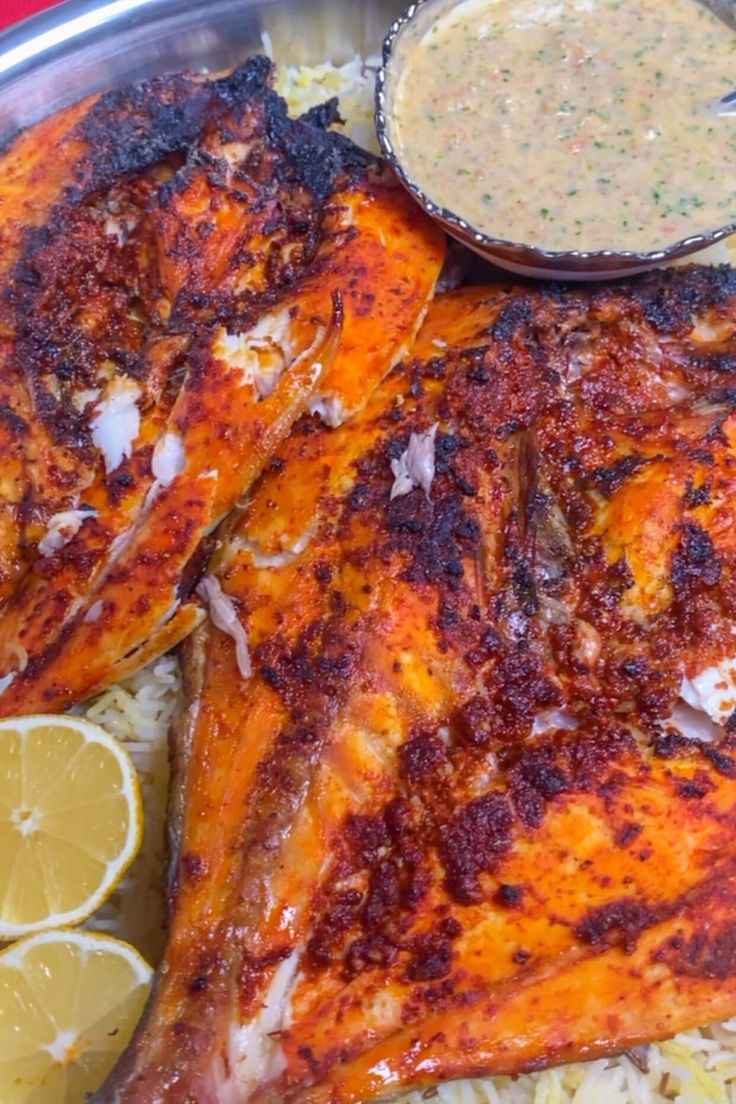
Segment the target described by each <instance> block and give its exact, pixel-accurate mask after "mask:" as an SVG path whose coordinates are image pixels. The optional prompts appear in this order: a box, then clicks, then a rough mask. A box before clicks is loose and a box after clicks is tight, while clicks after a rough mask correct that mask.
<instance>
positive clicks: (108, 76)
mask: <svg viewBox="0 0 736 1104" xmlns="http://www.w3.org/2000/svg"><path fill="white" fill-rule="evenodd" d="M403 7H405V3H402V0H108V2H107V3H104V2H103V3H100V2H99V0H66V3H63V4H58V5H57V6H56V7H53V8H51V9H49V10H48V11H45V12H42V13H41V14H39V15H36V16H33V17H32V18H30V19H26V20H25V21H24V22H22V23H19V24H17V25H16V26H15V27H11V28H10V30H7V31H5V32H4V33H3V34H0V144H5V143H6V142H7V141H8V139H9V138H11V137H12V136H13V134H14V133H16V131H17V130H18V129H19V128H21V127H25V126H28V125H29V124H30V123H33V122H36V120H38V119H41V118H43V116H44V115H48V114H50V113H51V112H52V111H56V110H58V109H59V108H60V107H64V106H65V105H66V104H69V103H73V102H74V101H75V100H78V99H80V98H81V97H82V96H85V95H87V94H88V93H90V92H98V91H100V90H102V89H105V88H110V87H113V86H114V85H116V84H120V83H122V82H123V81H126V80H136V79H138V78H140V77H148V76H153V75H154V74H156V73H165V72H171V71H172V70H177V69H196V70H201V69H207V70H210V71H217V70H219V69H225V68H227V67H229V66H231V65H234V64H236V62H238V61H240V60H242V58H244V57H246V56H247V55H248V54H249V53H253V52H254V51H257V50H258V51H261V50H262V49H263V45H262V39H261V35H262V33H263V32H266V33H267V34H269V35H270V36H271V38H272V40H273V44H274V53H275V57H276V60H277V61H282V62H286V63H287V64H306V65H308V64H313V63H316V62H320V61H325V60H330V61H334V62H336V63H341V62H344V61H347V60H348V59H349V58H351V57H353V55H354V54H355V53H356V52H359V53H361V54H364V55H368V54H378V53H379V52H380V49H381V42H382V40H383V37H384V35H385V34H386V31H387V29H388V27H389V24H390V23H391V21H392V20H393V19H395V18H396V16H397V15H399V14H400V12H401V11H402V9H403Z"/></svg>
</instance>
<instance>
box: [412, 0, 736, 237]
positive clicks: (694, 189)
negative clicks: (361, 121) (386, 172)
mask: <svg viewBox="0 0 736 1104" xmlns="http://www.w3.org/2000/svg"><path fill="white" fill-rule="evenodd" d="M393 65H394V66H395V69H394V70H393V71H394V73H395V76H394V77H393V78H392V79H393V80H394V81H395V82H396V83H395V85H394V86H393V87H394V95H393V100H392V117H391V126H390V134H391V137H392V139H393V141H394V144H395V147H396V152H397V154H398V156H399V157H400V159H401V161H402V163H403V165H404V167H405V168H406V170H407V172H408V173H409V175H410V176H411V177H412V178H413V180H414V181H415V182H416V183H417V184H418V185H419V187H420V188H421V189H422V190H423V191H424V192H425V193H426V194H427V195H428V196H429V198H430V199H432V200H433V201H434V202H435V203H437V204H439V205H441V206H443V207H445V208H447V209H449V210H450V211H452V212H454V213H455V214H457V215H459V216H460V217H461V218H464V219H465V220H466V221H467V222H469V223H471V224H472V225H473V226H474V227H475V228H477V229H478V230H481V231H484V232H485V233H487V234H490V235H492V236H493V237H497V238H504V239H508V240H512V241H519V242H525V243H528V244H532V245H537V246H539V247H541V248H544V249H549V250H565V249H591V250H592V249H618V250H626V249H630V250H656V249H660V248H662V247H663V246H665V245H668V244H670V245H671V244H673V243H674V242H675V241H678V240H680V239H681V238H687V237H690V236H692V235H694V234H698V233H703V232H706V231H708V230H715V229H717V228H719V227H721V226H725V225H726V224H727V223H729V222H732V221H736V117H734V116H732V117H717V116H715V115H714V114H712V113H710V112H708V111H707V110H706V109H707V107H708V105H709V104H711V103H712V102H713V101H715V100H718V99H720V98H721V97H722V96H723V95H724V94H726V93H727V92H729V91H731V90H732V89H734V88H736V33H734V32H733V31H732V30H731V29H730V28H729V27H727V26H726V24H725V23H724V22H723V21H722V20H720V19H718V18H717V16H715V15H714V14H713V13H712V12H710V11H708V10H707V9H706V8H705V7H703V6H702V5H701V4H700V3H698V2H697V0H466V2H465V3H461V4H455V5H454V6H453V5H450V4H448V3H444V4H439V5H438V4H436V3H432V2H430V3H428V4H427V5H426V6H425V7H424V8H423V9H421V12H420V14H419V15H418V16H417V17H416V18H415V20H414V21H413V22H412V23H411V24H410V25H409V26H407V28H406V30H405V31H404V32H402V34H401V36H400V37H399V40H398V42H397V47H396V53H395V57H394V62H393Z"/></svg>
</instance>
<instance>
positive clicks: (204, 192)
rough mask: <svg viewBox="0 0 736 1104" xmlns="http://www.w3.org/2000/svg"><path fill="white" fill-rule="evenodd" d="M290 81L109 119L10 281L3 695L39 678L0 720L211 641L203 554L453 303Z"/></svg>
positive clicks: (357, 155) (379, 195) (138, 94)
mask: <svg viewBox="0 0 736 1104" xmlns="http://www.w3.org/2000/svg"><path fill="white" fill-rule="evenodd" d="M271 76H272V67H271V65H270V63H269V62H268V61H267V59H265V58H262V57H255V58H251V59H249V60H248V61H247V62H245V63H244V64H243V65H242V66H241V67H240V68H239V69H238V70H236V71H235V72H234V73H232V74H231V75H230V76H228V77H224V78H222V79H220V80H216V81H204V80H202V79H200V78H194V77H187V76H186V75H184V76H179V77H171V78H161V79H156V80H153V81H150V82H143V83H142V84H139V85H134V86H127V87H125V88H123V89H119V90H117V91H115V92H112V93H109V94H106V95H103V96H101V97H99V98H98V99H97V100H96V101H95V102H94V103H93V104H92V105H91V106H90V107H89V108H88V110H87V112H86V113H85V114H83V116H82V118H81V120H77V121H76V123H75V125H74V128H73V131H74V141H75V142H76V143H77V145H78V146H80V147H81V148H80V149H79V150H78V157H77V160H76V162H74V165H73V167H71V168H70V170H69V174H68V176H69V179H68V180H67V182H66V185H65V186H64V187H63V188H60V189H59V194H58V196H57V199H58V202H56V203H55V205H52V206H51V210H50V213H49V216H48V219H47V221H46V223H45V224H44V225H43V226H42V227H40V228H36V229H33V230H29V232H28V234H27V236H26V240H25V242H24V244H23V247H22V253H21V256H20V258H19V260H18V262H17V263H16V265H15V267H14V268H13V269H12V270H11V271H10V272H9V274H8V275H7V278H6V281H5V289H4V296H3V308H2V309H3V311H4V319H5V321H6V323H7V327H8V330H7V332H8V334H9V335H10V337H9V339H8V341H7V343H6V345H5V346H4V347H3V349H2V350H0V353H4V354H6V356H5V361H4V365H3V366H2V370H1V371H0V389H2V388H5V389H6V390H7V392H8V402H9V407H8V409H9V411H10V413H11V415H12V417H11V418H10V419H5V420H4V421H3V422H2V425H0V433H5V434H6V437H7V444H3V443H2V440H0V447H1V448H2V455H3V459H5V458H6V457H7V458H8V460H9V462H10V463H12V464H13V465H14V467H12V468H11V469H10V471H9V474H8V480H10V479H11V478H12V477H15V484H14V485H13V488H12V494H9V495H8V497H7V499H6V503H5V505H6V510H5V513H4V515H3V521H4V527H3V531H2V536H3V538H4V541H3V555H2V559H0V573H3V572H4V575H5V579H6V581H5V592H6V594H7V597H8V601H7V603H6V606H5V609H4V611H2V612H1V613H0V618H1V620H0V638H1V639H2V641H3V646H2V652H1V654H0V671H3V673H4V672H5V670H6V669H8V670H11V669H13V655H14V653H15V651H16V650H17V646H22V647H23V648H24V649H25V650H26V651H27V652H28V654H29V656H30V659H31V661H30V662H29V665H28V668H27V670H26V671H25V672H23V677H22V678H21V679H20V682H17V680H13V688H12V691H11V692H10V693H9V694H8V695H5V696H2V699H1V700H0V712H5V713H13V712H18V711H27V710H29V709H33V708H35V709H41V710H45V709H54V708H58V707H60V706H66V705H69V704H72V703H73V702H74V701H77V700H79V699H80V698H83V697H85V696H88V695H89V694H90V693H92V692H93V691H94V690H96V689H99V688H101V687H102V686H103V685H105V684H106V683H108V682H109V681H111V680H112V679H113V675H114V673H115V672H117V671H118V670H119V669H120V667H119V664H120V663H123V662H124V664H125V665H127V666H128V667H129V668H131V669H135V666H136V663H137V662H143V658H142V657H143V656H144V655H145V656H149V657H153V656H155V654H156V651H157V645H156V641H157V639H158V640H159V643H160V647H164V646H165V647H169V646H171V644H172V643H176V641H177V640H178V639H179V638H180V637H181V634H182V633H183V632H184V631H185V629H186V631H189V629H190V628H191V626H192V623H193V622H196V620H197V619H198V618H200V617H201V616H202V611H201V608H200V607H199V606H198V605H197V604H195V603H194V602H193V601H187V599H188V598H189V594H190V593H191V590H192V589H193V584H196V578H195V579H193V580H189V576H190V575H191V571H189V569H188V565H189V564H191V563H193V562H194V561H195V559H196V553H197V549H198V547H199V545H200V542H201V540H202V538H203V537H204V536H205V535H206V534H207V533H208V532H209V531H210V530H211V529H212V528H213V526H214V525H215V524H216V523H217V522H218V521H219V520H220V519H221V518H222V517H224V516H225V515H226V514H227V513H228V512H229V511H230V510H231V509H232V508H233V506H234V505H235V503H236V502H237V500H238V499H239V497H240V496H241V495H242V494H243V493H244V492H245V491H246V490H247V489H248V487H249V486H250V484H251V482H252V481H253V479H254V478H255V477H256V476H257V474H258V473H259V472H260V470H261V469H262V468H263V466H264V465H265V464H266V463H267V461H268V460H269V459H270V456H271V453H272V451H273V449H274V448H275V447H276V446H277V444H278V443H279V442H280V441H281V440H282V439H283V437H284V436H285V435H286V434H287V433H288V431H289V428H290V426H291V424H292V423H293V421H294V420H295V419H296V418H297V417H298V416H299V415H300V414H301V412H302V411H303V410H304V409H305V408H306V406H307V404H308V402H309V400H310V398H311V397H313V395H314V393H315V389H316V387H317V385H318V384H319V383H320V382H324V381H327V380H328V379H329V377H330V373H331V372H334V380H333V382H335V387H334V390H335V391H336V392H338V393H340V394H341V395H342V396H343V397H344V398H345V399H346V400H347V399H349V400H350V401H349V402H347V401H346V402H345V408H346V411H347V412H349V410H351V409H355V408H356V407H357V406H359V405H360V396H361V395H362V394H363V393H364V389H365V388H366V387H367V388H370V386H371V381H377V380H378V379H380V378H381V376H382V375H383V374H385V372H386V371H387V370H388V369H389V367H390V366H391V364H392V363H393V361H394V360H395V358H396V356H397V355H398V352H399V350H400V349H401V348H403V347H404V345H405V344H406V342H407V340H409V339H410V338H411V336H412V335H413V333H414V331H415V329H416V326H417V325H418V321H419V319H420V317H421V315H422V313H423V310H424V306H425V303H426V300H427V298H428V297H429V296H430V295H431V292H432V289H433V286H434V281H435V279H436V276H437V273H438V271H439V268H440V267H441V263H442V254H443V244H442V236H441V234H440V232H439V231H438V230H436V229H435V228H434V227H433V226H432V225H431V223H429V221H428V220H426V219H425V218H424V216H423V215H422V214H421V213H418V212H416V210H415V208H414V207H413V206H412V205H411V202H410V201H409V199H408V198H407V197H406V196H405V194H404V192H403V191H402V190H401V189H400V188H398V186H397V184H396V181H395V180H394V179H393V178H392V177H391V176H390V174H387V173H385V172H384V171H383V170H382V168H381V166H380V165H379V164H378V163H377V162H376V161H375V159H374V158H372V157H371V156H370V155H368V154H366V153H364V152H363V151H361V150H359V149H357V148H356V147H354V146H353V145H352V144H351V143H350V142H348V141H347V140H345V139H343V138H342V137H341V136H340V135H338V134H335V133H332V132H325V131H324V129H323V128H322V127H321V126H317V125H315V124H314V123H313V122H310V121H309V120H307V121H304V120H295V119H290V118H289V116H288V113H287V109H286V105H285V103H284V101H283V100H281V98H280V97H279V96H278V95H277V94H276V93H275V92H274V91H273V90H272V89H271V87H270V81H271ZM318 121H319V120H318ZM161 128H163V130H161ZM7 156H11V164H13V163H14V162H12V151H11V154H9V155H8V154H6V157H7ZM346 211H349V212H350V213H351V217H350V220H349V222H350V227H349V229H348V230H345V229H343V224H344V214H345V212H346ZM388 272H393V273H394V282H393V283H391V284H389V283H387V280H386V276H387V273H388ZM358 282H359V283H360V287H361V293H362V294H363V295H370V296H371V299H372V302H373V303H374V311H373V315H372V316H371V317H367V316H366V315H365V314H364V312H361V311H360V310H359V309H358V300H357V299H356V283H358ZM223 332H226V333H229V334H232V335H234V341H235V343H236V344H238V346H239V347H240V346H242V350H243V356H244V357H245V359H246V360H247V361H248V363H249V364H251V362H252V371H249V372H243V371H242V370H240V369H239V368H238V366H237V364H235V362H234V359H233V358H231V357H230V356H229V355H228V352H227V350H223V348H222V346H221V343H220V342H219V338H218V335H220V334H221V333H223ZM275 333H278V334H280V335H281V336H280V338H279V342H280V344H279V346H278V348H277V344H276V343H275V338H273V340H272V336H268V335H273V334H275ZM264 335H266V336H265V337H264ZM279 350H280V352H279ZM277 352H279V355H278V356H276V353H277ZM337 381H339V382H337ZM123 407H124V409H123ZM20 422H22V423H23V425H24V426H25V425H27V426H29V427H30V431H31V432H30V433H29V435H28V438H27V440H26V441H25V443H21V442H20V439H19V437H18V432H17V428H16V427H17V425H18V424H20ZM172 441H173V442H175V444H176V450H175V451H176V455H175V456H174V457H173V460H171V457H172V456H173V453H172V449H171V442H172ZM167 442H168V446H167V447H168V451H167V452H166V456H167V457H168V458H169V460H171V462H170V463H168V462H167V463H166V464H162V462H161V456H162V455H163V454H164V453H163V446H164V445H166V444H167ZM78 509H85V510H89V511H90V512H91V511H94V512H95V514H94V523H92V522H88V523H86V524H85V526H84V527H82V528H80V529H79V530H78V532H77V534H76V535H75V536H73V537H72V539H70V540H69V541H68V542H67V543H66V544H65V546H64V547H63V548H61V549H59V550H57V551H55V552H54V554H53V555H51V556H46V557H39V556H38V553H37V546H38V543H39V541H40V540H42V539H43V535H44V533H45V530H46V526H47V523H48V521H49V519H50V518H52V517H54V516H57V515H58V514H60V513H64V512H67V511H69V510H78ZM123 534H127V535H126V537H125V540H124V541H123V540H122V539H121V538H122V535H123ZM41 561H43V562H41ZM6 563H7V566H4V565H5V564H6ZM183 576H186V577H187V579H188V580H189V582H188V584H187V587H188V589H187V590H186V591H185V590H184V589H183V588H182V587H181V586H180V583H181V580H182V577H183ZM2 588H3V580H2V578H0V599H1V598H2V596H3V594H2ZM92 606H94V608H95V611H101V612H100V613H99V616H96V617H95V618H93V619H90V618H88V617H87V613H88V610H89V608H91V607H92ZM177 625H179V629H176V626H177ZM187 626H188V627H187ZM9 689H10V687H9Z"/></svg>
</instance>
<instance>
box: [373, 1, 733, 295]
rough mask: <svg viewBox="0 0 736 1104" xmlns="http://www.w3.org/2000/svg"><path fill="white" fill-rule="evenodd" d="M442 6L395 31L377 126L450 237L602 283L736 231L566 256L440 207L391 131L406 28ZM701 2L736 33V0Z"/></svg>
mask: <svg viewBox="0 0 736 1104" xmlns="http://www.w3.org/2000/svg"><path fill="white" fill-rule="evenodd" d="M436 2H437V0H415V2H414V3H412V4H411V6H410V7H409V8H408V9H407V10H406V11H405V12H404V13H403V15H401V16H399V18H397V19H395V20H394V22H393V23H392V24H391V26H390V28H389V31H388V34H387V36H386V38H385V39H384V43H383V65H382V66H381V68H380V69H379V71H378V78H377V82H376V127H377V130H378V137H379V140H380V143H381V148H382V149H383V153H384V156H385V157H386V158H387V160H388V161H389V162H390V163H391V165H392V166H393V168H394V170H395V172H396V173H397V175H398V176H399V177H400V178H401V180H402V181H403V183H404V184H405V185H406V187H407V188H408V189H409V191H410V192H411V193H412V195H413V196H414V197H415V198H416V199H417V200H418V202H419V203H420V204H421V205H422V207H423V208H424V210H425V211H427V213H428V214H430V215H431V216H432V217H433V218H435V219H437V220H438V222H440V223H442V226H443V227H444V228H445V230H446V231H447V233H448V234H451V235H452V236H453V237H455V238H457V239H458V241H460V242H462V243H463V245H466V246H468V247H469V248H470V249H472V250H474V251H475V252H476V253H479V254H480V255H481V256H482V257H485V258H486V260H489V261H491V262H492V263H493V264H496V265H499V266H500V267H501V268H505V269H508V270H510V271H511V272H516V273H518V274H519V275H522V276H535V277H546V278H547V279H549V278H554V279H564V280H597V279H601V278H615V277H620V276H631V275H634V274H635V273H637V272H646V271H647V270H648V269H651V268H657V267H658V266H659V265H661V264H662V263H663V262H664V261H672V260H674V259H675V258H677V257H684V256H685V255H687V254H688V253H695V252H697V251H698V250H701V249H705V248H707V246H709V245H714V244H715V243H716V242H719V241H721V240H722V239H723V238H726V237H728V236H729V235H730V234H733V233H736V223H730V224H729V225H727V226H723V227H721V228H720V229H718V230H713V231H711V232H710V233H707V234H694V235H693V236H692V237H689V238H683V239H682V240H680V241H677V242H673V244H672V245H668V246H667V247H666V248H664V249H658V250H657V251H656V252H651V253H649V252H648V253H637V252H633V251H631V250H622V251H620V252H619V251H617V250H614V249H601V250H591V251H585V250H577V249H571V250H567V251H565V252H561V251H551V250H545V249H540V248H539V247H538V246H534V245H527V244H525V243H523V242H513V241H509V240H508V239H506V238H494V237H491V236H489V235H488V234H484V233H481V232H480V231H479V230H477V229H476V228H475V227H474V226H472V225H471V224H470V223H468V222H466V221H465V219H463V218H461V217H460V216H459V215H457V214H455V212H454V211H449V210H448V209H447V208H446V207H441V206H439V204H437V203H434V202H433V201H432V200H431V199H430V198H429V196H428V195H427V194H426V192H424V191H423V189H422V188H421V187H420V185H419V184H417V182H416V181H415V180H414V179H413V178H412V177H411V176H410V175H409V173H408V172H407V171H406V169H405V168H404V166H403V164H402V163H401V160H400V159H399V157H398V155H397V152H396V145H395V143H394V142H393V140H392V133H391V122H392V110H391V105H392V92H393V88H394V70H395V69H396V68H397V64H398V63H397V60H396V58H397V47H398V46H399V45H400V41H401V36H402V34H403V32H404V29H405V28H406V27H407V26H408V25H409V24H410V23H414V21H415V20H416V19H426V20H427V25H428V26H431V25H432V23H433V22H434V19H433V18H432V12H431V8H432V7H433V6H434V5H435V4H436ZM700 2H701V3H703V4H705V6H706V7H708V8H709V9H710V10H711V11H713V12H714V13H715V14H716V15H717V16H718V17H719V18H720V19H722V20H723V22H724V23H725V24H726V25H727V26H728V27H729V28H730V29H731V30H733V31H736V0H700ZM443 10H444V9H443ZM735 77H736V74H735Z"/></svg>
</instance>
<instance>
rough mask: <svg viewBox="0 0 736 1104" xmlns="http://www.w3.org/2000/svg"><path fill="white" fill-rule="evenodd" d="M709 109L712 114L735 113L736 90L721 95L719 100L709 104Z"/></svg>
mask: <svg viewBox="0 0 736 1104" xmlns="http://www.w3.org/2000/svg"><path fill="white" fill-rule="evenodd" d="M709 110H710V111H711V112H712V113H713V114H714V115H736V91H734V92H728V93H727V94H726V95H725V96H721V98H720V100H716V101H715V103H712V104H711V105H710V108H709Z"/></svg>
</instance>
